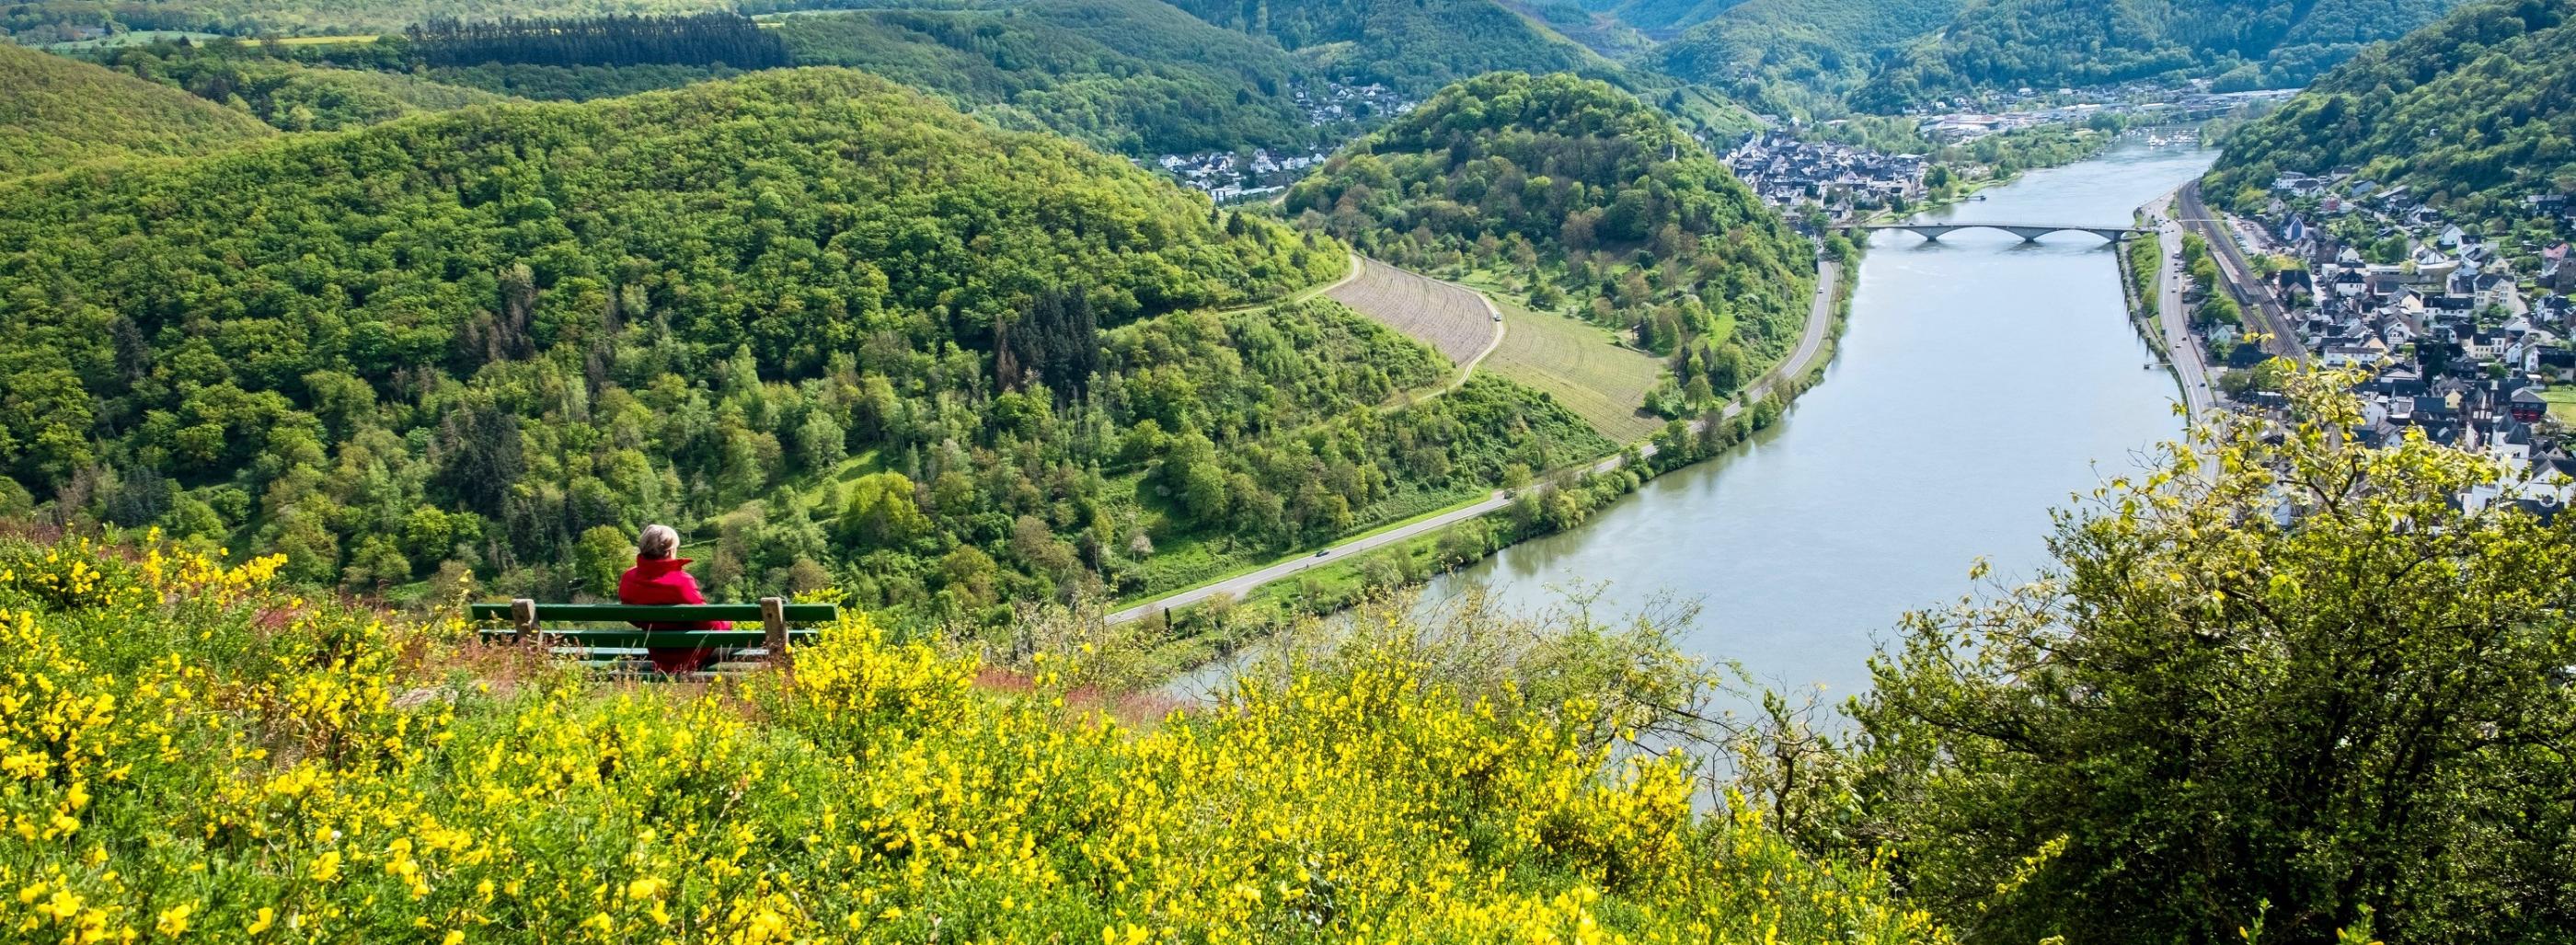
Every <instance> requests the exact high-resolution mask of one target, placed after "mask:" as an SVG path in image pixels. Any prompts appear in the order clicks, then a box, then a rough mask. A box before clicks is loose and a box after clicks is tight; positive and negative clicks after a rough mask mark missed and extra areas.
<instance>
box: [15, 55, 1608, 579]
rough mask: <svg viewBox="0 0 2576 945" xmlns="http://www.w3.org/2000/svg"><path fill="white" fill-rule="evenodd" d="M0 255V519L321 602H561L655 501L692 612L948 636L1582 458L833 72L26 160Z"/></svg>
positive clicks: (1238, 255)
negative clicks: (702, 587)
mask: <svg viewBox="0 0 2576 945" xmlns="http://www.w3.org/2000/svg"><path fill="white" fill-rule="evenodd" d="M154 91H156V92H158V91H161V90H159V89H154ZM170 94H173V95H176V94H177V93H175V92H174V93H170ZM147 221H148V222H147ZM0 242H5V243H6V244H7V245H10V246H13V247H22V249H19V250H17V251H16V252H14V253H13V254H12V255H11V256H10V257H9V258H8V260H7V263H6V265H5V266H0V296H5V297H6V298H7V299H8V300H9V301H8V305H9V307H10V308H11V309H12V310H13V311H14V312H16V313H19V316H18V317H21V318H22V319H23V322H22V323H21V324H22V326H23V333H21V334H19V335H17V336H16V338H13V344H12V345H11V347H10V348H9V349H8V350H7V351H6V352H5V353H0V357H5V358H6V359H7V360H6V363H5V365H0V367H5V369H6V370H5V372H0V373H5V375H6V377H7V381H6V384H7V389H6V392H5V394H0V456H6V457H9V466H8V468H7V469H6V470H5V473H6V476H7V479H6V480H5V481H0V493H8V494H14V498H9V497H7V496H5V495H0V504H6V505H14V506H16V507H18V508H22V509H23V508H25V507H26V506H27V504H28V503H29V502H44V503H51V508H53V509H54V512H55V514H57V515H58V516H62V515H83V516H87V515H95V516H97V517H98V518H99V519H100V520H103V521H107V522H110V523H114V524H118V525H128V526H132V525H142V524H157V525H160V526H162V527H163V528H164V529H165V531H167V532H168V533H169V534H173V535H197V536H204V537H209V538H217V539H223V540H226V541H229V542H230V543H232V544H233V545H234V546H236V547H258V548H271V549H277V550H280V551H283V552H285V553H286V554H287V555H288V561H289V563H288V565H287V568H288V570H289V572H290V573H291V574H292V575H294V576H295V577H296V578H297V579H299V580H305V581H316V582H329V583H338V584H343V585H346V586H350V587H355V588H375V587H382V586H388V585H394V586H399V585H403V584H405V583H407V582H411V581H414V580H416V579H419V578H422V577H424V576H429V575H435V574H442V573H444V574H448V575H450V576H451V577H452V576H454V575H459V574H462V573H465V572H466V571H468V570H469V569H470V570H471V571H472V572H473V573H476V574H480V575H484V576H486V577H497V578H500V579H503V580H505V581H506V582H508V583H510V584H512V585H513V586H519V587H526V588H530V589H543V590H547V591H548V592H550V593H561V594H569V593H573V592H575V591H577V590H588V591H592V592H597V591H600V590H603V589H604V588H603V587H602V586H601V584H600V583H599V582H598V581H599V578H600V576H601V575H600V573H598V572H596V571H594V570H586V568H590V567H593V566H597V567H605V565H601V564H599V562H601V561H613V560H614V559H615V558H616V556H617V554H618V552H617V549H616V548H613V547H610V546H618V547H623V545H622V544H621V543H623V542H627V541H630V540H631V537H632V535H633V533H634V529H635V528H636V527H638V526H640V525H642V524H643V523H644V522H646V521H669V522H673V523H674V524H678V525H680V526H682V527H683V528H684V529H685V530H688V531H690V532H692V533H693V535H694V536H696V538H697V539H698V540H701V541H705V542H707V544H706V545H705V550H704V551H703V552H700V554H702V555H703V556H705V557H707V558H709V559H710V568H709V570H708V573H707V575H706V577H707V578H708V579H709V582H710V583H711V584H712V585H713V587H714V588H716V589H718V591H719V592H720V593H729V592H731V591H732V590H734V584H735V582H736V581H741V582H743V588H744V589H746V590H747V589H749V588H752V587H755V586H756V587H760V588H768V589H772V590H775V589H777V588H780V587H801V588H812V587H820V586H823V585H825V584H838V585H840V586H842V587H844V588H846V589H848V590H850V591H851V593H852V594H853V595H854V597H853V600H854V602H858V603H862V604H865V605H867V606H870V607H872V608H885V609H888V610H891V611H894V612H897V613H909V614H916V615H923V616H939V615H958V614H965V615H970V616H971V615H974V614H975V613H978V612H979V611H980V608H983V607H986V606H990V605H992V604H994V603H997V602H999V601H1003V600H1011V599H1019V600H1027V599H1037V598H1044V597H1048V596H1054V595H1059V594H1070V593H1072V592H1074V591H1076V590H1079V589H1085V588H1089V589H1095V590H1100V591H1105V592H1129V591H1135V590H1140V589H1143V588H1145V587H1147V586H1150V583H1151V582H1153V581H1155V580H1157V579H1159V578H1160V577H1161V575H1162V574H1163V572H1161V571H1156V570H1153V569H1154V568H1155V567H1157V565H1156V564H1154V563H1153V562H1154V561H1155V558H1156V555H1155V551H1154V549H1155V545H1156V542H1158V541H1162V542H1167V543H1169V544H1171V545H1172V546H1173V547H1174V552H1175V554H1174V558H1176V559H1180V560H1183V561H1185V562H1196V563H1197V564H1198V565H1201V566H1215V565H1217V564H1222V563H1224V561H1225V560H1227V559H1225V557H1224V556H1226V555H1256V554H1262V553H1269V552H1273V551H1275V550H1277V549H1284V548H1287V547H1291V546H1293V545H1295V544H1297V543H1301V542H1305V541H1311V540H1314V539H1316V538H1318V537H1322V536H1325V535H1329V534H1334V533H1337V532H1339V531H1341V530H1345V529H1349V528H1354V527H1362V526H1364V525H1366V524H1367V523H1370V522H1373V521H1379V520H1383V519H1385V518H1386V517H1388V516H1395V515H1400V514H1411V512H1413V511H1418V510H1420V508H1423V507H1437V506H1438V505H1445V504H1448V503H1450V502H1454V501H1456V497H1457V496H1459V495H1462V494H1474V493H1475V492H1478V491H1481V490H1482V489H1483V488H1485V486H1483V485H1482V484H1481V483H1482V482H1484V481H1498V480H1500V479H1501V478H1502V473H1503V471H1504V467H1505V466H1507V465H1511V464H1519V465H1521V466H1523V467H1525V468H1528V469H1546V468H1550V467H1552V466H1554V465H1558V464H1561V463H1565V462H1571V461H1573V460H1576V459H1580V458H1582V457H1583V456H1587V455H1595V454H1597V453H1598V452H1600V451H1602V450H1606V449H1607V444H1603V443H1599V442H1597V441H1596V440H1593V439H1590V438H1589V435H1588V434H1586V433H1582V432H1581V430H1580V426H1579V423H1578V422H1577V421H1574V420H1572V419H1571V418H1570V417H1567V416H1564V415H1563V414H1562V412H1561V411H1554V410H1552V409H1551V408H1548V407H1546V406H1545V405H1543V404H1532V403H1525V402H1524V401H1525V400H1527V399H1528V398H1527V397H1526V394H1525V392H1521V391H1518V390H1516V389H1506V388H1504V387H1502V386H1501V385H1499V384H1494V385H1479V386H1471V387H1470V388H1469V390H1467V391H1462V392H1460V394H1458V395H1453V396H1450V397H1444V398H1441V399H1439V400H1438V401H1436V402H1435V403H1434V404H1431V405H1429V406H1428V407H1426V408H1415V409H1410V410H1402V411H1396V412H1394V413H1391V414H1385V413H1380V412H1379V411H1377V410H1376V409H1374V408H1375V406H1376V405H1377V404H1379V403H1380V402H1383V401H1385V400H1387V399H1389V398H1390V397H1392V396H1393V395H1394V394H1395V393H1397V392H1398V391H1400V390H1402V389H1404V388H1406V387H1408V386H1414V385H1419V384H1423V383H1427V382H1428V381H1430V380H1431V379H1433V378H1435V377H1436V376H1437V375H1438V370H1437V364H1436V362H1435V361H1434V360H1433V357H1432V355H1430V354H1429V353H1428V352H1427V351H1425V350H1422V349H1420V348H1418V347H1416V346H1413V345H1411V344H1410V343H1409V342H1405V341H1403V340H1402V339H1400V338H1397V337H1395V336H1393V335H1392V334H1391V333H1388V332H1385V331H1383V330H1382V329H1378V328H1376V326H1374V325H1371V324H1369V323H1367V322H1365V321H1363V320H1361V319H1359V318H1357V317H1356V316H1353V315H1351V314H1350V313H1348V312H1346V311H1343V310H1340V309H1339V308H1338V306H1334V305H1331V304H1330V303H1325V302H1310V303H1303V304H1301V305H1293V306H1288V307H1284V308H1274V309H1271V310H1268V311H1261V312H1258V313H1257V314H1256V313H1255V312H1253V311H1246V312H1242V313H1237V314H1234V315H1230V316H1226V317H1223V318H1219V317H1215V316H1210V315H1206V314H1193V313H1192V312H1193V310H1200V309H1206V308H1208V307H1211V306H1218V305H1226V304H1233V303H1241V302H1247V301H1254V300H1258V299H1261V298H1264V297H1272V296H1278V295H1280V294H1282V293H1284V292H1286V291H1288V290H1290V289H1292V288H1295V287H1298V286H1303V285H1307V284H1310V283H1313V282H1316V281H1319V280H1322V279H1325V278H1329V277H1331V276H1332V275H1334V274H1336V273H1338V272H1340V271H1341V269H1342V267H1343V265H1344V253H1343V251H1342V250H1341V249H1340V248H1339V247H1336V246H1332V245H1329V243H1327V242H1326V241H1324V240H1323V239H1322V238H1321V237H1319V236H1314V235H1307V236H1300V235H1298V234H1295V233H1293V232H1291V231H1289V230H1286V229H1284V228H1282V227H1280V226H1278V225H1277V224H1273V223H1266V222H1262V221H1259V220H1256V219H1254V218H1251V217H1248V216H1244V215H1241V214H1231V213H1220V212H1216V211H1214V210H1212V209H1210V208H1209V207H1208V206H1207V204H1206V203H1205V201H1204V200H1202V199H1200V198H1197V197H1194V196H1189V195H1186V194H1184V193H1182V192H1180V191H1178V190H1176V189H1174V188H1172V187H1170V186H1169V185H1166V184H1163V183H1159V182H1157V181H1155V180H1153V179H1151V178H1150V177H1148V176H1147V175H1145V174H1144V172H1142V171H1139V170H1136V169H1134V168H1132V167H1130V166H1129V165H1127V164H1126V162H1124V161H1120V160H1117V159H1113V158H1107V157H1103V156H1101V155H1099V154H1097V153H1096V152H1092V151H1089V150H1087V149H1084V148H1081V147H1079V146H1078V145H1075V144H1072V143H1071V142H1067V141H1064V140H1062V139H1058V138H1054V137H1051V136H1038V135H1027V134H1017V133H1008V132H998V131H995V130H992V129H991V128H989V127H988V126H985V125H982V124H979V123H977V122H975V121H973V120H972V119H969V118H966V117H964V116H961V115H959V114H957V113H955V112H953V111H949V110H948V109H946V108H944V107H941V106H939V105H937V104H935V103H933V102H930V101H926V100H924V99H922V98H921V97H920V96H919V95H918V94H916V93H911V92H907V91H903V90H900V89H899V88H898V87H895V86H892V85H890V84H887V83H885V82H883V81H882V80H879V79H875V78H871V77H867V76H863V75H860V74H857V73H851V72H846V71H839V70H800V71H786V72H767V73H761V74H760V75H759V76H757V77H750V78H745V79H743V80H740V81H736V82H726V83H708V84H702V85H699V86H694V87H691V88H689V89H686V90H681V91H678V92H669V93H653V94H647V95H642V96H637V97H633V98H628V99H618V100H612V101H607V102H600V103H592V104H587V105H504V106H482V107H476V108H469V109H465V110H463V111H460V112H455V113H449V114H446V115H437V116H424V117H421V118H415V119H408V120H402V121H396V122H391V123H388V124H384V125H379V126H375V127H373V128H369V129H365V130H362V131H357V132H352V133H348V134H343V135H336V136H327V137H318V138H299V139H294V140H291V141H288V142H283V143H280V144H277V145H273V146H268V147H263V148H258V149H253V150H249V151H245V152H240V153H234V154H227V155H224V156H221V157H218V158H215V159H210V160H205V161H199V162H195V163H190V164H185V165H178V166H170V167H162V168H154V169H149V170H140V171H135V172H128V173H85V174H76V175H70V176H55V177H49V178H36V179H31V180H30V181H28V182H24V183H20V184H16V185H12V186H10V187H8V188H6V189H0ZM1095 329H1096V330H1095ZM621 536H622V537H621ZM1165 560H1171V559H1165ZM1188 566H1190V565H1188V564H1175V565H1170V566H1169V567H1172V568H1185V567H1188ZM935 595H936V596H935Z"/></svg>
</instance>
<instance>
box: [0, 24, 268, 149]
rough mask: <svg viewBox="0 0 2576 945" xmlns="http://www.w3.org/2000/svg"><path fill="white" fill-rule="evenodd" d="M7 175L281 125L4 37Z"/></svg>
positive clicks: (254, 134) (1, 81) (2, 111)
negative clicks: (16, 44) (29, 46)
mask: <svg viewBox="0 0 2576 945" xmlns="http://www.w3.org/2000/svg"><path fill="white" fill-rule="evenodd" d="M0 88H6V89H8V93H7V94H6V95H0V128H6V129H8V131H7V133H5V134H0V178H6V177H14V176H17V175H21V174H28V173H32V172H36V171H50V170H58V169H61V168H64V167H68V166H71V165H73V164H78V163H82V162H84V161H94V160H100V159H106V158H114V157H120V156H128V155H133V156H167V155H189V154H199V153H204V152H207V151H211V150H216V149H220V148H223V147H226V146H229V145H233V144H237V143H240V142H244V141H254V140H257V139H260V138H263V137H267V136H269V135H270V134H272V133H273V132H272V131H271V130H270V129H269V127H268V126H266V125H263V124H261V123H260V122H259V120H258V119H256V118H253V117H251V116H250V115H249V114H247V113H244V112H237V111H233V110H231V109H226V108H223V107H220V106H217V105H214V104H212V103H209V102H205V101H202V100H199V99H197V98H194V97H191V96H189V95H187V94H186V93H183V92H180V91H177V90H174V89H169V88H164V87H162V86H159V85H154V84H152V83H149V82H144V81H141V80H138V79H135V78H134V77H132V76H124V75H118V74H116V73H115V72H112V71H109V70H107V69H102V68H100V67H98V66H94V65H91V64H89V63H85V62H75V61H72V60H69V59H64V58H62V57H60V56H53V55H48V54H46V53H41V52H36V51H34V50H31V49H21V48H19V47H16V46H12V45H9V44H7V43H0Z"/></svg>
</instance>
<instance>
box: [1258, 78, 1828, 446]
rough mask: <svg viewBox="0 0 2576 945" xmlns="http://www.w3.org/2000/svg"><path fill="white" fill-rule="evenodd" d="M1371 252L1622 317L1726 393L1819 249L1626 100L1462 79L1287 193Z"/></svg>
mask: <svg viewBox="0 0 2576 945" xmlns="http://www.w3.org/2000/svg"><path fill="white" fill-rule="evenodd" d="M1286 206H1287V208H1288V210H1289V211H1290V212H1292V213H1298V214H1301V215H1302V218H1303V219H1304V220H1305V221H1306V222H1307V223H1308V224H1309V225H1313V226H1318V227H1321V228H1323V229H1325V230H1327V231H1329V232H1331V233H1333V234H1334V235H1336V236H1340V237H1342V238H1344V239H1347V240H1350V241H1352V242H1354V243H1355V244H1356V245H1358V246H1359V247H1360V248H1361V249H1362V250H1363V251H1366V252H1369V253H1372V254H1375V255H1378V256H1380V257H1381V258H1386V259H1390V260H1398V261H1403V262H1409V263H1412V264H1414V265H1417V266H1422V267H1425V268H1443V269H1463V270H1480V269H1494V270H1500V271H1502V272H1505V273H1508V274H1509V275H1508V276H1507V278H1509V279H1511V280H1513V281H1515V282H1517V283H1519V284H1522V285H1526V286H1527V287H1528V289H1529V299H1530V302H1531V304H1532V306H1533V307H1536V308H1540V309H1551V310H1553V309H1569V308H1570V309H1571V310H1573V311H1575V312H1577V313H1579V314H1580V315H1581V316H1583V317H1587V318H1590V319H1592V320H1594V321H1596V322H1598V323H1599V324H1602V325H1605V326H1610V327H1616V328H1623V329H1633V330H1634V331H1635V333H1636V338H1637V341H1638V343H1639V344H1640V345H1642V346H1644V347H1645V348H1647V349H1649V350H1652V351H1655V352H1657V353H1660V354H1667V355H1672V356H1674V357H1675V359H1676V360H1675V362H1674V363H1675V366H1676V367H1677V368H1678V369H1679V371H1680V375H1681V377H1682V378H1684V381H1685V383H1687V380H1688V379H1689V378H1692V377H1705V378H1706V379H1707V380H1708V381H1709V389H1708V390H1707V391H1706V392H1705V393H1710V394H1715V395H1718V396H1723V395H1724V394H1725V393H1726V392H1728V391H1730V390H1733V389H1734V388H1735V387H1736V386H1737V385H1738V384H1739V383H1741V382H1744V381H1748V380H1750V377H1751V373H1750V372H1749V371H1748V370H1747V368H1748V367H1749V366H1751V365H1755V364H1758V363H1760V362H1761V361H1763V360H1766V359H1768V358H1773V357H1777V356H1778V355H1780V354H1783V353H1785V352H1786V351H1787V350H1788V348H1789V346H1790V345H1792V344H1794V343H1795V341H1796V340H1797V337H1798V329H1799V326H1800V325H1801V324H1802V323H1803V320H1804V318H1805V315H1806V311H1807V301H1808V291H1809V289H1810V288H1811V287H1812V286H1813V285H1814V264H1813V253H1812V252H1811V251H1810V250H1809V248H1808V244H1807V243H1806V241H1805V240H1804V239H1802V238H1800V237H1798V236H1797V235H1796V234H1794V233H1792V232H1791V231H1790V230H1789V228H1788V226H1787V225H1786V224H1785V223H1783V222H1782V220H1781V218H1780V215H1779V214H1777V213H1774V212H1772V211H1771V210H1770V209H1769V208H1766V207H1764V206H1763V205H1762V204H1761V202H1760V201H1759V200H1757V199H1756V198H1755V197H1754V195H1753V193H1752V192H1751V191H1750V190H1748V189H1746V188H1745V186H1744V184H1743V182H1741V181H1738V180H1736V179H1735V175H1734V174H1732V173H1730V172H1728V171H1727V169H1726V167H1725V165H1723V164H1720V163H1719V162H1718V160H1717V158H1716V157H1714V156H1712V155H1710V154H1709V153H1708V152H1707V151H1706V150H1705V149H1703V148H1701V147H1700V145H1699V144H1698V143H1697V142H1695V141H1692V140H1691V139H1690V138H1689V136H1687V135H1685V134H1683V133H1682V132H1681V130H1680V129H1679V128H1676V127H1674V125H1673V123H1672V121H1671V119H1669V118H1667V117H1665V116H1664V115H1663V114H1662V113H1660V112H1657V111H1656V110H1654V109H1653V108H1650V107H1648V106H1646V105H1645V104H1643V103H1641V102H1639V101H1638V100H1637V99H1636V98H1635V97H1634V96H1631V95H1629V94H1628V93H1626V92H1623V91H1620V90H1619V89H1617V88H1613V87H1611V86H1610V85H1608V84H1606V83H1602V82H1598V81H1594V80H1588V79H1579V78H1576V77H1574V76H1568V75H1552V76H1545V77H1537V78H1534V77H1531V76H1529V75H1526V74H1522V73H1497V74H1493V75H1486V76H1479V77H1477V78H1474V79H1469V80H1467V81H1465V82H1461V83H1459V84H1457V85H1454V86H1451V87H1449V88H1447V89H1443V90H1441V92H1440V93H1439V94H1438V95H1436V96H1433V97H1432V98H1431V100H1430V101H1428V102H1426V103H1424V104H1423V105H1422V107H1420V108H1418V109H1415V110H1414V111H1413V112H1411V113H1410V114H1407V115H1405V116H1404V117H1403V118H1401V119H1399V120H1397V121H1396V122H1395V123H1393V124H1391V125H1389V126H1387V127H1386V128H1383V129H1380V130H1379V131H1378V132H1376V133H1374V134H1372V135H1370V136H1368V137H1367V138H1364V139H1361V140H1360V141H1359V142H1357V143H1354V144H1353V145H1351V146H1350V147H1349V148H1348V149H1346V150H1345V151H1344V152H1343V153H1342V154H1340V155H1337V156H1335V157H1334V158H1333V159H1332V160H1331V161H1329V162H1327V163H1326V164H1325V166H1324V167H1323V169H1322V170H1320V171H1318V172H1317V173H1316V174H1315V175H1313V176H1311V177H1309V178H1307V179H1306V180H1304V181H1301V182H1299V183H1298V184H1297V186H1296V187H1294V188H1291V189H1290V190H1289V192H1288V197H1287V203H1286Z"/></svg>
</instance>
